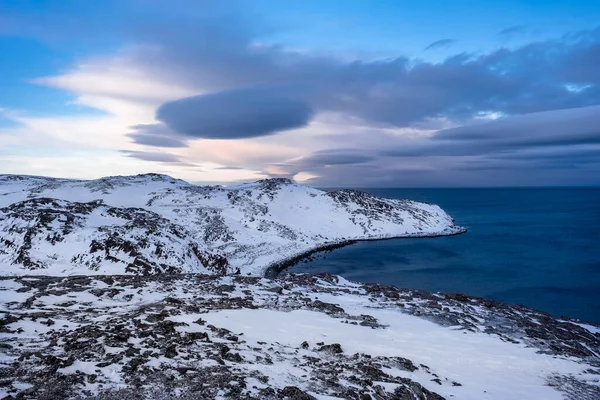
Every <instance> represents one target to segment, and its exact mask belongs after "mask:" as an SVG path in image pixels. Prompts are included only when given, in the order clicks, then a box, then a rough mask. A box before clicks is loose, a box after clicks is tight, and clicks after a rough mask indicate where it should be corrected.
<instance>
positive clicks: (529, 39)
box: [0, 0, 600, 187]
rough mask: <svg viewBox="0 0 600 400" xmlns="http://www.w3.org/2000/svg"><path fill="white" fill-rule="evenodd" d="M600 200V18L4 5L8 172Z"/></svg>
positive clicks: (483, 2) (133, 1)
mask: <svg viewBox="0 0 600 400" xmlns="http://www.w3.org/2000/svg"><path fill="white" fill-rule="evenodd" d="M149 172H155V173H163V174H168V175H171V176H174V177H177V178H181V179H185V180H187V181H189V182H194V183H204V184H226V185H227V184H235V183H238V182H247V181H254V180H258V179H263V178H269V177H286V178H293V179H295V180H297V181H298V182H301V183H306V184H310V185H313V186H318V187H487V186H599V185H600V2H598V1H597V0H594V1H586V0H571V1H564V0H554V1H550V0H520V1H517V0H505V1H502V2H498V1H495V0H494V1H492V0H489V1H488V0H445V1H441V0H439V1H436V0H429V1H420V2H415V1H405V0H379V1H376V0H370V1H367V0H328V1H316V0H302V1H300V0H253V1H245V0H239V1H236V0H221V1H217V0H203V1H198V0H196V1H193V0H169V1H162V0H104V1H83V0H79V1H78V0H54V1H51V0H45V1H44V0H0V173H9V174H30V175H43V176H55V177H66V178H82V179H94V178H99V177H102V176H108V175H132V174H138V173H149Z"/></svg>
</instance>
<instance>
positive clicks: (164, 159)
mask: <svg viewBox="0 0 600 400" xmlns="http://www.w3.org/2000/svg"><path fill="white" fill-rule="evenodd" d="M121 153H122V154H123V155H125V156H126V157H130V158H137V159H138V160H143V161H155V162H161V163H180V162H181V159H180V158H179V156H176V155H175V154H170V153H162V152H152V151H138V150H121Z"/></svg>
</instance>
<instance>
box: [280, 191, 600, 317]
mask: <svg viewBox="0 0 600 400" xmlns="http://www.w3.org/2000/svg"><path fill="white" fill-rule="evenodd" d="M360 190H363V191H366V192H369V193H371V194H374V195H377V196H382V197H388V198H398V199H403V198H404V199H411V200H417V201H426V202H430V203H435V204H438V205H439V206H441V207H442V208H443V209H444V210H446V211H447V212H448V213H449V214H450V215H451V216H452V217H453V218H454V219H455V220H456V223H457V224H458V225H461V226H464V227H466V228H467V229H468V232H467V233H465V234H462V235H458V236H451V237H440V238H412V239H408V238H407V239H393V240H383V241H367V242H358V243H356V244H353V245H350V246H347V247H343V248H339V249H335V250H333V251H331V252H326V253H320V254H319V255H318V256H316V257H314V256H313V257H312V258H313V259H312V260H310V259H307V260H304V261H303V262H300V263H298V264H297V265H295V266H293V267H291V268H290V269H289V272H329V273H333V274H339V275H342V276H344V277H346V278H348V279H351V280H355V281H359V282H376V283H381V284H389V285H395V286H398V287H402V288H414V289H423V290H427V291H441V292H458V293H464V294H468V295H472V296H478V297H485V298H490V299H494V300H499V301H502V302H504V303H511V304H523V305H526V306H529V307H533V308H536V309H539V310H542V311H546V312H548V313H551V314H554V315H556V316H562V315H566V316H570V317H574V318H579V319H581V320H582V321H587V322H597V323H600V188H485V189H479V188H478V189H360Z"/></svg>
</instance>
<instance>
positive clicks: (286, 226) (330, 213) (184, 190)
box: [0, 174, 463, 275]
mask: <svg viewBox="0 0 600 400" xmlns="http://www.w3.org/2000/svg"><path fill="white" fill-rule="evenodd" d="M462 231H463V229H462V228H460V227H457V226H456V225H455V224H454V221H453V220H452V218H451V217H450V216H448V214H446V213H445V212H444V211H443V210H442V209H440V208H439V207H438V206H436V205H431V204H425V203H417V202H413V201H408V200H390V199H380V198H377V197H374V196H371V195H368V194H366V193H362V192H357V191H335V192H325V191H321V190H317V189H313V188H309V187H305V186H301V185H298V184H296V183H294V182H292V181H290V180H287V179H268V180H262V181H258V182H255V183H249V184H244V185H239V186H235V187H220V186H196V185H192V184H189V183H187V182H184V181H181V180H177V179H174V178H171V177H169V176H165V175H157V174H146V175H137V176H117V177H106V178H102V179H98V180H93V181H81V180H66V179H54V178H44V177H31V176H14V175H0V275H22V274H24V273H26V274H43V275H70V274H118V273H136V274H154V273H159V272H172V273H174V272H211V273H218V274H226V273H235V272H240V273H243V274H253V275H261V274H263V273H264V272H265V271H266V269H267V268H268V267H270V266H273V265H278V264H281V263H283V262H285V261H286V260H290V259H293V258H294V257H297V256H299V255H302V254H305V253H306V252H309V251H311V250H314V249H318V248H321V247H324V246H328V245H332V244H337V243H344V242H347V241H351V240H357V239H377V238H389V237H409V236H438V235H451V234H456V233H460V232H462Z"/></svg>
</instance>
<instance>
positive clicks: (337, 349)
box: [318, 343, 344, 354]
mask: <svg viewBox="0 0 600 400" xmlns="http://www.w3.org/2000/svg"><path fill="white" fill-rule="evenodd" d="M318 351H326V352H328V353H331V354H340V353H343V352H344V350H342V346H340V344H339V343H334V344H327V345H325V346H321V348H319V350H318Z"/></svg>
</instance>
